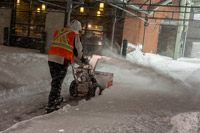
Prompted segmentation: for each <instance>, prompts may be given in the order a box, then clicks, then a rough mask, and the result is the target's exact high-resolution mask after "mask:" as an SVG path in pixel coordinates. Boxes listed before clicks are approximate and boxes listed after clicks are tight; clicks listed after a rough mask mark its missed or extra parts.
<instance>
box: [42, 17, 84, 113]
mask: <svg viewBox="0 0 200 133" xmlns="http://www.w3.org/2000/svg"><path fill="white" fill-rule="evenodd" d="M81 30H82V26H81V23H80V22H79V21H78V20H73V21H72V22H71V23H70V25H69V26H67V27H65V28H63V29H61V30H57V31H56V32H55V33H54V40H53V44H52V45H51V47H50V50H49V53H48V65H49V69H50V74H51V77H52V81H51V91H50V94H49V99H48V104H47V106H46V108H45V110H46V113H50V112H53V111H55V110H58V109H59V108H60V104H61V103H62V102H63V98H62V97H61V96H60V93H61V87H62V83H63V80H64V78H65V76H66V74H67V69H68V66H69V65H70V64H71V63H72V62H73V60H74V57H75V58H77V59H78V60H80V61H81V62H84V61H85V59H84V58H83V50H82V49H83V48H82V43H81V41H80V34H79V31H81Z"/></svg>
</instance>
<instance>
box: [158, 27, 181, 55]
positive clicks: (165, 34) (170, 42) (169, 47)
mask: <svg viewBox="0 0 200 133" xmlns="http://www.w3.org/2000/svg"><path fill="white" fill-rule="evenodd" d="M177 29H178V28H177V26H171V25H162V26H160V32H159V39H158V47H157V54H159V55H163V56H168V57H172V58H173V57H174V51H175V45H176V36H177Z"/></svg>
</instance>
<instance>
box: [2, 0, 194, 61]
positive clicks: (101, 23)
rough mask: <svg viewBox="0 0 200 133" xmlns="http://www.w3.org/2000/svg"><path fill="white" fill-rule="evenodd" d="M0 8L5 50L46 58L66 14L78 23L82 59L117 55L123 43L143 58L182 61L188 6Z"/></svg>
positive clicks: (14, 0)
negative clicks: (146, 55)
mask: <svg viewBox="0 0 200 133" xmlns="http://www.w3.org/2000/svg"><path fill="white" fill-rule="evenodd" d="M6 1H7V2H8V0H6ZM3 3H4V4H1V10H5V8H7V9H10V10H11V13H10V20H9V19H7V20H6V21H10V26H8V25H5V27H9V45H10V46H19V47H25V48H33V49H38V50H41V51H43V52H44V51H46V52H47V51H48V49H49V47H50V45H51V42H52V39H53V38H52V37H53V32H54V31H55V30H57V29H61V28H63V27H64V26H65V25H66V23H67V22H66V21H67V20H69V14H70V20H72V19H77V20H79V21H80V22H81V23H82V26H83V32H82V34H81V39H82V42H83V45H84V49H85V53H87V54H93V53H96V54H102V51H104V50H105V49H106V50H111V49H112V50H113V49H115V51H116V52H117V53H120V51H121V49H122V47H123V43H122V42H123V40H128V42H130V43H132V44H134V45H138V44H141V45H142V46H143V51H144V52H145V53H155V54H160V55H164V56H169V57H172V58H174V59H177V58H179V57H182V56H183V55H184V50H185V47H186V43H185V42H186V41H185V39H186V36H187V29H188V27H187V26H188V24H189V23H188V21H187V22H185V21H184V20H185V19H186V18H189V15H188V14H190V13H189V12H190V9H189V8H186V6H187V7H188V6H191V5H189V4H190V3H189V0H182V1H181V0H95V1H94V0H76V1H71V3H69V2H68V3H67V2H66V1H65V0H55V1H50V0H47V1H45V2H44V1H43V2H39V1H38V0H10V1H9V2H8V4H6V3H5V2H3ZM69 4H71V5H70V6H69ZM101 4H103V7H101V6H102V5H101ZM70 7H73V8H72V9H68V8H70ZM1 10H0V12H1ZM69 10H71V11H69ZM1 19H2V18H1ZM0 28H1V30H2V29H4V26H3V27H0ZM1 38H3V37H1ZM1 42H3V41H2V40H1ZM110 47H112V48H111V49H110Z"/></svg>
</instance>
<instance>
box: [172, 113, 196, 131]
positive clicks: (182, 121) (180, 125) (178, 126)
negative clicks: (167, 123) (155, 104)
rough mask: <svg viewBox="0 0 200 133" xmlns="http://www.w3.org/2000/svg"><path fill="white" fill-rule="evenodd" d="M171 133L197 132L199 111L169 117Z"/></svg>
mask: <svg viewBox="0 0 200 133" xmlns="http://www.w3.org/2000/svg"><path fill="white" fill-rule="evenodd" d="M171 124H172V125H173V128H172V131H171V133H199V132H200V128H199V127H200V112H190V113H181V114H178V115H176V116H174V117H172V119H171Z"/></svg>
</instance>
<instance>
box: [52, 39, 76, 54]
mask: <svg viewBox="0 0 200 133" xmlns="http://www.w3.org/2000/svg"><path fill="white" fill-rule="evenodd" d="M52 46H54V47H60V48H64V49H66V50H69V51H70V52H73V47H72V46H70V45H69V44H67V43H65V44H63V43H61V42H55V41H54V42H53V45H52Z"/></svg>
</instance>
